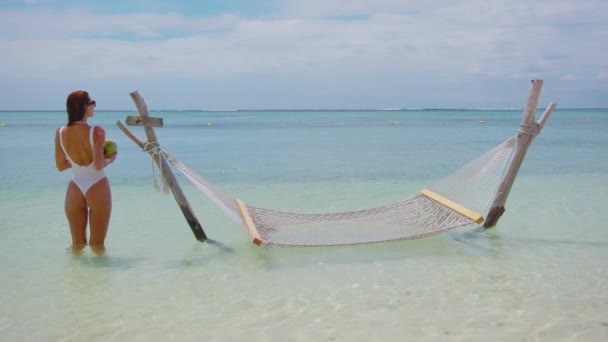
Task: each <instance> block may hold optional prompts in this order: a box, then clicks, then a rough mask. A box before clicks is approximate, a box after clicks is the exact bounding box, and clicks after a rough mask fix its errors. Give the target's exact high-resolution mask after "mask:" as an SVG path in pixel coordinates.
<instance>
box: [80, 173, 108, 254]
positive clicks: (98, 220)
mask: <svg viewBox="0 0 608 342" xmlns="http://www.w3.org/2000/svg"><path fill="white" fill-rule="evenodd" d="M86 202H87V204H88V206H89V225H90V227H91V236H90V239H89V245H90V246H91V249H93V250H94V251H96V252H103V250H104V242H105V240H106V234H107V233H108V225H109V224H110V214H111V213H112V193H111V191H110V182H109V181H108V179H107V178H103V179H101V180H100V181H99V182H97V183H95V184H93V185H92V186H91V187H90V188H89V190H88V191H87V194H86Z"/></svg>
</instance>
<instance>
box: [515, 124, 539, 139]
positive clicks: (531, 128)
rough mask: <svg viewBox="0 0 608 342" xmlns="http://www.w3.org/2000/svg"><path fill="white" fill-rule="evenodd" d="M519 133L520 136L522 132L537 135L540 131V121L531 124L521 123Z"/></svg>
mask: <svg viewBox="0 0 608 342" xmlns="http://www.w3.org/2000/svg"><path fill="white" fill-rule="evenodd" d="M517 133H518V136H519V135H521V134H528V135H531V136H532V137H535V136H537V135H538V134H539V133H540V124H539V123H538V122H534V123H533V124H531V125H527V124H523V125H520V126H519V130H518V131H517Z"/></svg>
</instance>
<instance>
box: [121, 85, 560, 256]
mask: <svg viewBox="0 0 608 342" xmlns="http://www.w3.org/2000/svg"><path fill="white" fill-rule="evenodd" d="M542 83H543V82H542V80H533V81H532V88H531V90H530V94H529V96H528V102H527V103H526V107H525V109H524V113H523V116H522V121H521V124H520V128H519V131H518V133H517V135H516V136H514V137H511V138H509V139H507V140H506V141H505V142H503V143H501V144H499V145H498V146H496V147H494V148H493V149H491V150H490V151H488V152H486V153H484V154H483V155H481V156H480V157H479V158H477V159H475V160H473V161H472V162H470V163H469V164H467V165H465V166H464V167H462V168H461V169H459V170H458V171H456V172H454V173H453V174H451V175H449V176H447V177H446V178H444V179H442V180H440V181H439V182H437V183H435V184H434V185H432V186H429V187H427V188H424V189H422V190H420V192H419V193H418V194H416V195H414V196H412V197H410V198H408V199H405V200H402V201H399V202H395V203H389V204H386V205H382V206H379V207H375V208H370V209H362V210H355V211H346V212H339V213H322V214H314V213H300V212H287V211H280V210H275V209H268V208H262V207H258V206H256V205H254V204H251V203H247V202H243V201H241V200H240V199H237V198H233V197H231V196H229V195H227V194H226V193H224V192H223V191H221V190H220V189H218V188H217V187H215V186H213V185H212V184H211V183H210V182H208V181H207V180H206V179H205V178H203V176H201V175H200V174H198V173H196V172H195V171H193V170H192V169H190V168H189V167H188V166H187V165H186V164H184V163H182V162H181V161H179V160H178V159H177V158H175V157H174V156H172V155H170V154H168V153H167V152H165V151H162V150H161V149H160V146H159V145H158V143H157V141H156V136H155V134H154V131H153V129H152V128H151V126H153V124H152V119H154V118H149V117H148V113H147V107H146V106H145V103H144V101H143V99H142V98H141V97H140V96H139V94H138V93H137V92H133V93H131V96H132V97H133V99H134V101H135V103H136V105H137V107H138V111H139V112H140V115H141V118H135V117H134V118H135V119H137V120H136V122H137V124H141V123H142V122H148V124H146V125H145V128H146V135H147V136H148V139H149V140H151V141H150V142H147V143H143V142H141V141H139V140H138V139H137V138H136V137H135V136H134V135H133V134H132V133H131V132H129V131H128V130H127V129H126V128H125V127H124V126H123V125H122V124H121V123H120V122H118V123H117V124H118V126H119V127H120V128H121V129H122V130H123V132H124V133H125V134H127V135H128V136H129V137H130V138H131V139H132V140H133V141H134V142H135V143H136V144H137V145H139V146H140V147H142V149H143V150H144V151H145V152H148V153H150V154H151V155H152V160H153V161H156V163H157V164H158V165H159V167H161V165H162V167H161V171H162V170H163V169H166V170H167V171H166V172H168V173H169V174H170V176H171V178H173V179H174V177H173V174H172V173H171V171H170V168H169V166H168V165H167V163H166V161H169V162H170V163H171V164H172V165H173V166H174V167H175V168H176V169H177V170H179V171H180V172H181V173H183V174H184V175H185V176H186V178H187V179H188V180H189V181H190V182H192V184H194V185H195V186H196V187H197V188H198V189H199V190H200V191H201V192H203V193H204V194H205V195H206V196H207V197H208V198H209V199H211V200H212V201H213V203H215V204H216V205H217V206H218V207H219V208H220V209H222V210H223V211H224V213H226V215H227V216H228V217H230V218H231V219H232V220H234V221H235V222H237V223H239V224H242V225H243V227H245V229H246V230H247V232H248V233H249V234H250V236H251V238H252V242H253V243H255V244H257V245H262V244H263V245H266V246H273V245H274V246H333V245H351V244H363V243H375V242H384V241H396V240H407V239H418V238H422V237H426V236H430V235H434V234H438V233H441V232H444V231H447V230H449V229H453V228H456V227H461V226H465V225H469V224H473V223H477V224H480V223H482V222H484V220H485V222H484V227H486V228H489V227H493V226H494V225H495V224H496V222H497V221H498V219H499V218H500V216H501V215H502V214H503V213H504V211H505V209H504V205H505V203H506V200H507V197H508V195H509V192H510V190H511V187H512V185H513V182H514V180H515V177H516V176H517V173H518V171H519V168H520V166H521V163H522V162H523V159H524V157H525V155H526V152H527V149H528V147H529V146H530V144H531V143H532V141H533V140H534V137H536V136H537V135H538V134H539V133H540V131H541V130H542V128H543V126H544V124H545V123H546V121H547V120H548V118H549V116H550V115H551V112H552V111H553V109H554V108H555V103H553V102H552V103H550V104H549V106H548V107H547V109H546V110H545V112H544V113H543V114H542V116H541V118H540V119H539V121H538V122H535V121H534V115H535V111H536V104H537V103H538V99H539V96H540V91H541V88H542ZM130 118H131V117H130ZM155 120H158V119H155ZM161 121H162V120H161ZM153 165H154V163H153ZM161 178H163V180H165V178H164V177H163V176H161ZM178 188H179V187H178ZM172 190H173V188H172ZM179 192H181V190H179ZM174 195H175V193H174ZM176 199H177V197H176ZM178 203H179V201H178ZM180 207H181V208H182V211H184V209H185V208H186V207H187V208H186V209H187V211H189V206H188V205H187V202H186V205H184V204H183V203H180ZM480 213H488V214H487V217H485V218H484V217H483V216H482V215H481V214H480ZM184 215H185V216H186V219H187V220H188V221H189V223H191V228H193V232H195V236H196V237H197V239H199V240H201V241H204V240H205V239H206V235H205V234H204V232H202V229H200V225H199V227H195V226H193V224H192V222H190V221H196V219H195V218H194V219H193V217H192V215H191V214H186V213H185V214H184ZM195 223H196V224H198V221H196V222H195ZM197 229H198V230H197Z"/></svg>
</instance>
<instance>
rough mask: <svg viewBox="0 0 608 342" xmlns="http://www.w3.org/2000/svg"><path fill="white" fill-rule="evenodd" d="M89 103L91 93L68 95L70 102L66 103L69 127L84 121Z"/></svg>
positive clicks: (76, 92) (78, 91)
mask: <svg viewBox="0 0 608 342" xmlns="http://www.w3.org/2000/svg"><path fill="white" fill-rule="evenodd" d="M89 102H91V98H90V97H89V93H87V92H86V91H84V90H77V91H73V92H71V93H70V95H68V100H67V101H66V103H65V105H66V109H67V112H68V126H71V125H72V124H74V122H76V121H80V120H82V118H83V117H84V113H85V112H86V109H87V105H88V104H89Z"/></svg>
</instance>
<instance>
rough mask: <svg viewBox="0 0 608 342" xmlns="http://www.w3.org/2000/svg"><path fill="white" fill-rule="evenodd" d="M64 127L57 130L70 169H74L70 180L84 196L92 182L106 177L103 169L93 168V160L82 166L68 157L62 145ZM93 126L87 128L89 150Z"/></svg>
mask: <svg viewBox="0 0 608 342" xmlns="http://www.w3.org/2000/svg"><path fill="white" fill-rule="evenodd" d="M64 128H65V127H61V129H60V130H59V142H60V143H61V149H62V150H63V153H65V156H66V158H67V159H68V161H69V162H70V164H71V165H72V170H74V174H73V176H72V180H73V181H74V183H75V184H76V186H77V187H78V188H79V189H80V191H81V192H82V195H83V196H84V195H86V194H87V191H88V190H89V189H90V188H91V186H93V184H95V183H97V182H99V181H100V180H102V179H104V178H105V177H106V173H105V172H104V171H103V169H101V170H97V169H96V168H95V165H94V163H93V162H91V164H89V165H86V166H82V165H78V164H76V163H75V162H74V161H73V160H72V158H70V155H69V154H68V152H67V151H66V150H65V147H64V146H63V129H64ZM93 128H94V127H90V128H89V141H90V143H91V150H92V149H93V146H94V144H93Z"/></svg>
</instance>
